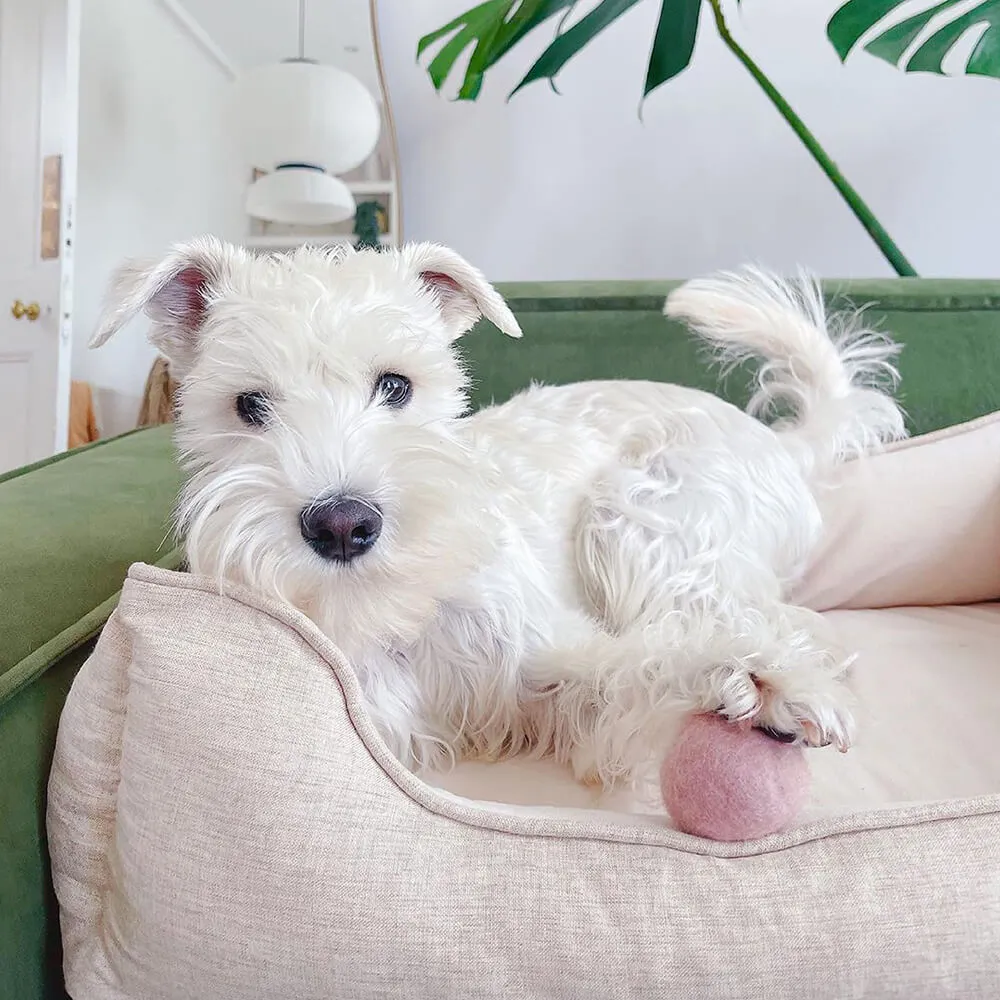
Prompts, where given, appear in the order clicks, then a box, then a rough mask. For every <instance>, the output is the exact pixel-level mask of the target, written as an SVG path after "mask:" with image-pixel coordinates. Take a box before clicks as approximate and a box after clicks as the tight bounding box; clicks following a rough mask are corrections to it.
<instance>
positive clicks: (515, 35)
mask: <svg viewBox="0 0 1000 1000" xmlns="http://www.w3.org/2000/svg"><path fill="white" fill-rule="evenodd" d="M639 2H640V0H599V2H598V3H595V4H594V5H593V7H592V8H591V9H590V10H589V11H587V13H586V14H584V15H583V16H582V17H581V18H579V19H578V20H576V21H575V22H574V23H573V24H572V25H570V27H568V28H566V29H565V30H562V29H563V23H564V22H565V20H566V17H567V16H568V15H569V14H570V13H571V12H572V9H573V8H574V7H576V6H577V0H520V2H519V0H487V2H486V3H482V4H480V5H479V6H478V7H473V8H472V9H471V10H468V11H466V12H465V13H464V14H461V15H459V17H457V18H455V20H454V21H451V22H450V23H448V24H446V25H445V26H444V27H442V28H439V29H438V30H437V31H433V32H431V33H430V34H429V35H425V36H424V37H423V38H421V39H420V42H419V43H418V45H417V56H418V58H419V57H420V56H422V55H423V54H424V52H426V50H427V49H428V48H429V47H430V46H432V45H433V44H434V43H435V42H439V41H440V40H441V39H443V38H447V39H448V41H447V42H445V44H444V45H443V46H442V47H441V48H440V50H439V51H438V53H437V55H436V56H435V57H434V58H433V59H432V60H431V62H430V64H429V65H428V67H427V72H428V74H429V75H430V78H431V81H432V82H433V84H434V88H435V89H436V90H438V91H440V90H441V88H442V87H443V86H444V84H445V82H446V81H447V79H448V77H449V76H450V75H451V72H452V70H453V69H454V67H455V64H456V63H457V62H458V60H459V58H460V57H461V55H462V53H463V52H465V50H466V49H468V48H469V47H470V46H473V49H472V55H471V57H470V59H469V63H468V66H467V68H466V71H465V78H464V80H463V81H462V85H461V88H460V89H459V92H458V98H459V100H472V101H474V100H475V99H476V98H477V97H478V96H479V92H480V89H481V88H482V82H483V75H484V74H485V72H486V71H487V70H488V69H489V68H490V67H491V66H493V65H495V64H496V63H497V62H498V61H499V60H500V59H501V58H502V57H503V56H504V55H506V54H507V52H509V51H510V50H511V49H512V48H513V47H514V46H515V45H516V44H517V43H518V42H520V41H521V39H522V38H524V36H525V35H527V34H528V33H529V32H531V31H534V29H535V28H537V27H539V26H540V25H542V24H544V23H545V22H546V21H548V20H549V19H550V18H553V17H555V16H556V15H557V14H560V15H562V17H561V18H560V20H559V22H558V27H557V30H556V36H555V38H554V39H553V40H552V41H551V42H550V43H549V45H548V46H547V47H546V48H545V49H544V51H543V52H542V54H541V55H540V56H539V57H538V58H537V59H536V60H535V62H534V63H533V64H532V65H531V68H530V69H529V70H528V72H527V73H526V74H525V75H524V77H523V78H522V79H521V81H520V82H519V83H518V84H517V86H516V87H515V88H514V90H513V91H512V92H511V96H513V94H515V93H517V91H519V90H520V89H521V88H522V87H525V86H527V85H528V84H529V83H533V82H535V81H536V80H548V81H549V83H550V84H551V85H552V86H553V87H554V86H555V83H554V81H555V78H556V76H557V75H558V73H559V71H560V70H561V69H562V68H563V66H565V65H566V63H568V62H569V61H570V59H572V58H573V57H574V56H575V55H576V54H577V53H578V52H580V50H581V49H583V48H584V47H585V46H586V45H587V44H588V43H589V42H591V41H592V40H593V39H594V38H595V37H596V36H597V35H599V34H600V33H601V32H602V31H604V30H605V29H606V28H608V27H610V26H611V25H612V24H613V23H614V22H615V21H617V20H618V18H619V17H621V16H622V14H624V13H625V12H626V11H628V10H629V9H631V8H632V7H634V6H635V5H636V4H637V3H639ZM702 3H703V0H662V2H661V6H660V16H659V20H658V21H657V25H656V32H655V34H654V36H653V44H652V48H651V50H650V54H649V62H648V64H647V67H646V81H645V86H644V88H643V96H645V95H646V94H649V93H651V92H652V91H653V90H655V89H656V88H657V87H659V86H660V85H661V84H663V83H666V81H667V80H670V79H671V78H672V77H675V76H677V74H678V73H680V72H681V71H682V70H684V69H685V68H686V67H687V65H688V63H689V62H690V61H691V55H692V53H693V52H694V42H695V37H696V36H697V33H698V16H699V14H700V13H701V7H702Z"/></svg>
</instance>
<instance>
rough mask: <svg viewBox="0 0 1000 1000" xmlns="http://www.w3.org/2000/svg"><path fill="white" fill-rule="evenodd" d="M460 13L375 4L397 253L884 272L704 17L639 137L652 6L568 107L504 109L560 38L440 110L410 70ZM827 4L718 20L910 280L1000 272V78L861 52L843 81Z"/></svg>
mask: <svg viewBox="0 0 1000 1000" xmlns="http://www.w3.org/2000/svg"><path fill="white" fill-rule="evenodd" d="M470 6H472V0H414V2H407V3H402V2H399V0H381V4H380V8H381V11H382V16H381V21H382V35H383V45H384V56H385V61H386V65H387V72H388V77H389V85H390V90H391V93H392V99H393V106H394V112H395V115H396V119H397V125H398V129H399V132H400V144H401V157H400V158H401V166H402V180H403V192H404V202H403V205H404V213H405V232H406V237H407V238H408V239H424V238H431V239H437V240H440V241H442V242H445V243H448V244H451V245H452V246H454V247H455V248H456V249H458V250H460V251H461V252H463V253H465V254H466V255H468V256H469V257H470V258H471V259H473V260H474V261H475V262H476V263H477V264H478V265H480V266H481V267H483V268H484V269H485V270H486V271H487V272H488V273H489V274H490V276H491V277H492V278H493V279H495V280H519V279H531V278H544V279H561V278H565V279H574V278H661V277H683V276H686V275H690V274H693V273H698V272H702V271H705V270H708V269H712V268H715V267H720V266H730V265H734V264H737V263H739V262H742V261H744V260H746V259H749V258H752V259H755V260H758V261H760V262H763V263H766V264H770V265H773V266H777V267H786V266H791V265H795V264H798V263H802V264H805V265H807V266H809V267H811V268H813V269H815V270H817V271H818V272H819V273H821V274H823V275H828V276H838V277H853V276H877V275H884V274H889V273H891V272H890V269H889V267H888V265H887V264H886V263H885V262H884V260H883V259H882V257H881V256H880V254H879V253H878V251H877V250H876V249H875V247H874V245H873V244H872V243H871V242H870V240H869V238H868V236H867V235H866V233H865V232H864V231H863V230H862V229H861V227H860V225H859V224H858V223H857V222H856V221H855V220H854V217H853V216H852V215H851V214H850V212H849V211H848V209H847V208H846V207H845V206H844V204H843V202H842V201H841V200H840V197H839V195H838V194H837V193H836V191H835V190H834V189H833V187H832V186H831V185H830V184H829V182H828V181H827V180H826V178H825V177H824V176H823V175H822V174H821V173H820V171H819V169H818V168H817V167H816V166H815V164H814V163H813V162H812V160H811V159H810V158H809V156H808V154H807V153H806V152H805V151H804V149H803V148H802V146H801V145H800V144H799V142H798V140H797V139H796V138H795V137H794V135H793V134H792V133H791V131H790V130H789V129H788V127H787V126H786V125H785V124H784V122H783V121H782V120H781V119H780V118H779V117H778V115H777V113H776V112H775V111H774V110H773V108H772V107H771V105H770V104H769V103H768V101H767V99H766V98H765V97H764V96H763V94H762V93H761V92H760V91H759V90H758V89H757V87H756V85H755V84H754V82H753V81H752V80H751V78H750V77H749V76H748V75H747V74H746V71H745V70H743V69H742V67H741V66H740V65H739V64H737V63H736V61H735V60H734V59H733V57H732V56H731V55H730V54H729V53H728V51H727V50H726V49H725V48H724V47H723V45H722V43H721V42H720V40H719V38H718V36H717V35H716V33H715V28H714V24H712V23H711V21H710V18H709V17H708V16H707V14H706V13H705V12H704V11H703V15H702V24H701V33H700V36H699V40H698V45H697V48H696V51H695V55H694V59H693V61H692V65H691V66H690V67H689V69H688V70H687V71H686V72H685V73H684V74H682V75H681V76H680V77H678V78H676V79H675V80H673V81H671V82H670V83H668V84H666V85H665V86H664V87H663V88H662V89H661V90H660V91H658V92H657V93H655V94H654V95H653V96H652V97H651V98H650V99H649V100H648V101H647V103H646V105H645V108H644V113H643V114H644V122H642V123H640V121H639V120H638V118H637V109H638V103H639V96H640V94H641V89H642V82H643V79H644V76H645V60H646V56H647V53H648V51H649V45H650V42H651V39H652V32H653V26H654V24H655V18H656V15H657V13H658V10H659V6H660V5H659V3H654V2H653V0H645V2H644V3H641V4H638V5H637V6H636V7H635V8H633V9H632V11H630V12H629V13H628V14H627V15H625V16H624V17H623V18H622V19H621V20H620V21H618V22H617V23H616V25H614V26H613V27H612V29H610V31H609V32H608V33H607V34H606V36H605V37H603V38H601V39H599V40H598V41H597V42H595V43H592V45H591V47H590V48H589V49H588V50H587V51H585V52H584V53H583V55H581V56H578V57H577V59H575V60H574V61H573V62H571V63H570V64H569V66H568V67H567V69H566V70H565V71H564V72H563V74H562V75H561V77H560V79H559V88H560V90H561V91H562V96H561V97H560V96H557V95H555V94H554V93H552V92H551V91H550V90H549V89H548V87H547V85H546V84H545V83H536V84H533V85H532V86H531V87H529V88H528V89H526V90H524V91H522V92H521V93H520V94H518V95H517V96H516V97H515V98H513V100H512V101H511V102H510V103H509V104H507V103H505V97H506V95H507V93H508V92H509V91H510V89H511V88H512V86H513V84H514V83H515V82H516V81H517V80H518V79H520V75H521V74H522V73H523V71H524V70H525V69H526V68H527V67H528V65H529V64H530V62H531V61H533V59H534V58H535V56H537V54H538V53H540V52H541V49H542V46H543V45H544V44H545V42H546V39H547V38H549V37H551V28H549V27H545V28H542V29H539V30H538V32H537V33H536V37H534V38H533V39H530V40H529V41H528V42H526V43H524V45H525V48H524V50H523V51H521V52H518V51H517V50H515V52H514V53H512V54H511V55H509V56H508V57H507V59H506V60H504V61H503V62H501V63H500V64H499V65H498V66H497V67H496V68H495V69H494V70H493V71H492V75H488V76H487V78H486V84H485V87H484V92H483V95H482V96H481V97H480V98H479V101H478V102H477V103H475V104H466V103H457V102H453V101H451V100H449V99H447V98H446V97H438V96H437V95H435V93H434V91H433V89H432V87H431V85H430V83H429V81H428V79H427V76H426V73H425V72H424V70H423V69H422V68H421V67H419V66H417V65H416V63H415V58H414V54H415V51H416V43H417V39H418V38H419V37H420V36H421V35H422V34H424V33H425V32H427V31H429V30H431V29H434V28H437V27H439V26H440V25H442V24H444V23H445V21H446V20H448V19H450V18H452V17H454V16H455V15H456V14H458V13H459V12H461V11H462V10H465V9H467V8H468V7H470ZM590 6H591V4H586V5H582V6H581V10H584V9H587V8H589V7H590ZM729 6H730V7H731V8H732V7H734V6H735V5H734V4H730V5H729ZM838 6H839V2H838V0H808V2H807V0H753V2H748V3H744V4H743V5H742V8H741V12H739V13H735V12H731V13H730V23H731V26H732V28H733V31H734V33H735V34H736V35H737V37H738V38H739V39H740V40H741V41H742V42H743V43H744V45H745V46H746V47H747V48H748V49H749V50H750V51H751V53H752V54H753V55H754V56H755V58H756V59H757V60H758V62H759V63H760V64H761V65H762V66H763V67H764V68H765V70H766V71H767V72H768V73H769V74H770V75H771V77H772V79H773V80H774V81H775V83H776V84H777V85H778V87H779V89H781V90H782V92H783V93H784V94H785V96H786V97H787V98H788V99H789V100H790V101H791V103H792V105H793V106H794V107H795V108H796V109H797V110H798V111H799V113H800V114H801V115H802V116H803V117H804V118H805V120H806V122H807V123H808V124H809V125H810V126H811V128H812V130H813V131H814V133H815V134H816V135H817V136H818V137H819V138H820V140H821V141H822V142H823V143H824V144H825V145H826V147H827V149H828V150H829V151H830V152H831V153H832V155H833V156H834V159H835V160H837V161H838V162H839V164H840V166H841V168H842V169H843V171H844V173H845V174H846V175H847V176H848V178H849V179H851V180H852V182H853V183H854V184H855V186H856V187H858V188H859V190H860V191H861V193H862V194H863V196H864V197H865V198H866V200H867V201H868V202H869V204H870V205H871V206H872V208H873V209H874V210H875V212H876V214H877V215H878V216H879V218H880V219H881V221H882V222H883V224H884V225H885V226H886V227H887V228H888V230H889V232H890V233H891V234H892V235H893V236H894V238H895V239H896V241H897V243H898V244H899V245H900V246H901V247H902V248H903V250H904V252H905V253H906V254H907V255H908V256H909V257H910V260H911V261H912V263H913V264H914V265H915V267H916V268H917V270H918V271H920V272H921V273H922V274H926V275H936V276H994V277H996V276H998V275H1000V238H998V237H997V234H998V233H1000V181H998V173H997V163H998V162H1000V116H998V107H1000V103H998V102H1000V83H998V82H997V81H996V80H991V79H982V78H980V79H975V78H966V79H956V80H949V79H942V78H940V77H930V76H926V75H920V76H918V75H905V74H903V73H901V72H899V71H898V70H896V69H894V68H893V67H891V66H889V65H887V64H885V63H882V62H880V61H878V60H876V59H874V58H872V57H870V56H868V55H866V54H863V53H859V54H858V55H856V56H855V57H853V58H852V59H850V60H849V61H848V63H847V65H846V67H845V66H842V65H841V64H840V62H839V60H838V58H837V56H836V54H835V53H834V51H833V49H832V47H831V46H830V44H829V43H828V41H827V40H826V36H825V25H826V21H827V19H828V18H829V16H830V14H831V13H832V12H833V11H834V10H835V9H836V8H837V7H838ZM922 6H923V7H926V6H927V4H926V2H924V3H923V4H922ZM706 9H707V5H706ZM426 61H427V60H426V59H424V60H423V62H424V63H426ZM456 90H457V81H454V82H453V83H452V84H451V88H450V90H449V93H448V97H450V96H451V95H453V94H454V93H455V92H456Z"/></svg>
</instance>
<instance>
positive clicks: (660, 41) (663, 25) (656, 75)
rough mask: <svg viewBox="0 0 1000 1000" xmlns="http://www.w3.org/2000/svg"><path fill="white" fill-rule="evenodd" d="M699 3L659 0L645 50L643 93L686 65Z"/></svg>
mask: <svg viewBox="0 0 1000 1000" xmlns="http://www.w3.org/2000/svg"><path fill="white" fill-rule="evenodd" d="M701 5H702V0H663V6H662V7H660V19H659V21H657V23H656V34H655V35H654V36H653V48H652V50H651V51H650V53H649V66H648V68H647V69H646V84H645V87H644V88H643V91H642V96H643V97H646V96H648V95H649V94H651V93H652V92H653V91H654V90H656V88H657V87H659V86H660V84H663V83H666V82H667V80H670V79H673V77H675V76H677V74H678V73H680V72H682V71H683V70H685V69H687V67H688V63H690V62H691V55H692V53H693V52H694V43H695V39H696V38H697V37H698V16H699V14H700V13H701Z"/></svg>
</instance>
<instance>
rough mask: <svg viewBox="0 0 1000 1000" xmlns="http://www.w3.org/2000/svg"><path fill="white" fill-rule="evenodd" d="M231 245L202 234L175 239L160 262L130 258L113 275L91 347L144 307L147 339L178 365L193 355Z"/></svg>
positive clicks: (177, 366) (231, 250)
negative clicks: (190, 239)
mask: <svg viewBox="0 0 1000 1000" xmlns="http://www.w3.org/2000/svg"><path fill="white" fill-rule="evenodd" d="M235 252H236V251H235V248H232V247H227V246H226V245H225V244H223V243H222V242H221V241H219V240H216V239H213V238H210V237H207V238H204V239H200V240H195V241H193V242H191V243H184V244H178V245H177V246H175V247H173V248H172V249H171V251H170V252H169V253H168V254H167V256H166V257H164V258H163V260H161V261H160V262H159V263H153V262H149V261H139V260H133V261H128V262H127V263H125V264H123V265H122V266H121V267H120V268H119V269H118V270H117V271H116V272H115V274H114V275H113V277H112V279H111V282H110V284H109V287H108V290H107V293H106V295H105V299H104V306H103V308H102V310H101V318H100V322H99V323H98V327H97V331H96V332H95V333H94V336H93V337H92V338H91V340H90V347H92V348H93V347H100V346H101V345H102V344H103V343H105V342H106V341H108V340H109V339H110V338H111V337H113V336H114V335H115V334H116V333H117V332H118V331H119V330H120V329H121V328H122V327H123V326H124V325H125V324H126V323H127V322H128V321H129V320H131V319H132V318H134V317H135V316H136V315H137V314H138V313H140V312H145V313H146V315H147V316H149V318H150V319H151V320H152V326H151V328H150V331H149V340H150V342H151V343H152V344H153V346H154V347H156V348H158V349H159V350H160V351H161V352H162V353H163V354H164V355H165V356H166V357H167V358H168V359H169V360H170V361H171V362H172V363H173V364H174V365H175V366H176V368H177V369H178V370H184V369H185V368H187V367H189V365H190V364H191V362H192V361H193V359H194V354H195V348H196V346H197V340H198V334H199V332H200V330H201V328H202V325H203V324H204V322H205V317H206V315H207V313H208V308H209V305H210V303H211V301H212V298H213V296H214V294H215V291H214V290H215V289H217V288H218V286H219V284H220V282H221V281H222V280H223V279H224V277H225V274H226V273H227V270H228V267H229V258H230V257H231V256H232V254H233V253H235Z"/></svg>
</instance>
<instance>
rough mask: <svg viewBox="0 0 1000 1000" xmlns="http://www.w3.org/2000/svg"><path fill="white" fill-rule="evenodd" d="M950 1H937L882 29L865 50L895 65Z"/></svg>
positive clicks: (950, 3)
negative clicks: (926, 8) (925, 8)
mask: <svg viewBox="0 0 1000 1000" xmlns="http://www.w3.org/2000/svg"><path fill="white" fill-rule="evenodd" d="M952 2H953V0H943V2H942V3H939V4H938V5H937V6H936V7H931V9H930V10H925V11H921V12H920V13H919V14H914V15H913V16H912V17H907V18H904V19H903V20H902V21H900V22H899V23H898V24H894V25H893V26H892V27H891V28H888V29H886V30H885V31H883V32H882V34H881V35H876V36H875V37H874V38H873V39H872V40H871V41H870V42H869V43H868V44H867V45H866V46H865V51H866V52H870V53H871V54H872V55H873V56H878V58H879V59H884V60H885V61H886V62H889V63H892V64H893V65H894V66H895V64H896V63H897V62H899V60H900V59H902V58H903V53H904V52H906V50H907V49H908V48H909V47H910V46H911V45H912V44H913V42H914V40H915V39H916V37H917V35H919V34H920V32H921V31H923V30H924V28H926V27H927V25H928V24H930V22H931V21H932V20H933V19H934V18H935V17H937V15H938V14H939V13H940V12H941V11H942V10H944V9H945V8H947V7H950V6H951V5H952Z"/></svg>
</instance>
